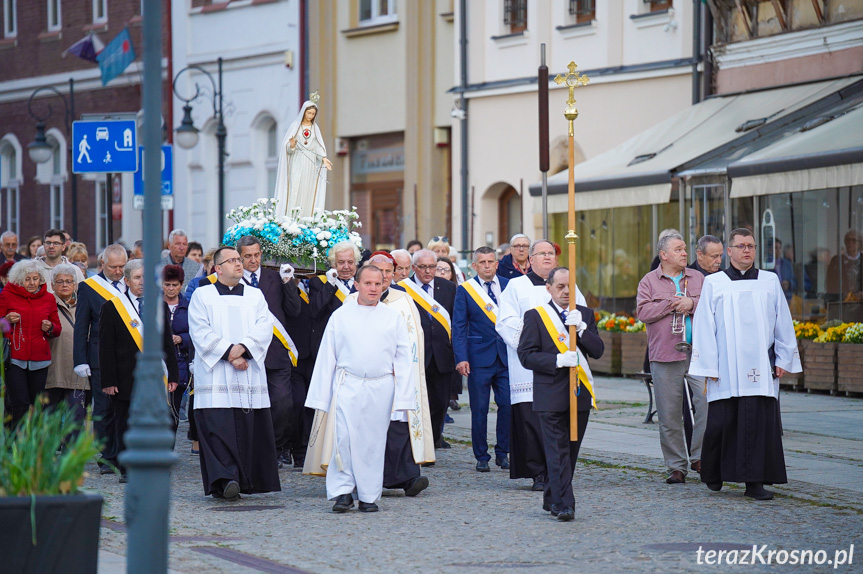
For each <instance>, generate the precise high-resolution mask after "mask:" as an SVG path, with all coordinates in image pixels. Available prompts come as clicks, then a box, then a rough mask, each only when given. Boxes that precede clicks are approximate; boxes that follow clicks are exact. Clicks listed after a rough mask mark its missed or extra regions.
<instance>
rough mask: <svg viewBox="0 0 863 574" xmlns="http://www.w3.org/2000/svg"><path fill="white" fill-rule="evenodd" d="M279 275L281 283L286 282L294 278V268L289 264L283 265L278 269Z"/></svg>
mask: <svg viewBox="0 0 863 574" xmlns="http://www.w3.org/2000/svg"><path fill="white" fill-rule="evenodd" d="M279 275H280V276H281V277H282V281H287V280H288V279H293V278H294V268H293V267H291V264H290V263H285V264H284V265H282V266H281V267H279Z"/></svg>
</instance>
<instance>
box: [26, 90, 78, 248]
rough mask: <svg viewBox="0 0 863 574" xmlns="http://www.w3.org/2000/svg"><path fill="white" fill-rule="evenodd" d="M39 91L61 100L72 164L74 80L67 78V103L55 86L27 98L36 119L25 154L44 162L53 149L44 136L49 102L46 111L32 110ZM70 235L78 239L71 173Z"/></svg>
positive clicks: (74, 183)
mask: <svg viewBox="0 0 863 574" xmlns="http://www.w3.org/2000/svg"><path fill="white" fill-rule="evenodd" d="M40 92H52V93H53V94H54V95H56V96H57V97H59V98H60V99H61V100H62V101H63V124H64V126H65V127H66V138H67V139H68V140H69V148H68V152H69V166H71V165H72V162H73V159H74V158H73V156H72V154H73V153H74V152H73V151H72V121H74V119H75V80H73V79H72V78H69V102H68V104H67V102H66V97H65V96H63V94H62V93H60V91H59V90H57V88H54V87H51V86H47V87H44V88H38V89H37V90H35V91H34V92H33V93H32V94H30V99H29V100H27V111H28V112H29V113H30V116H31V117H32V118H33V119H34V120H36V139H35V140H33V141H32V142H31V143H30V144H29V145H28V146H27V154H28V155H29V156H30V159H31V160H32V161H33V162H34V163H45V162H46V161H48V160H50V159H51V155H52V153H53V150H52V149H51V145H50V144H49V143H48V140H47V138H46V137H45V120H47V119H49V118H50V117H51V115H52V113H53V112H52V110H51V104H48V113H47V114H46V115H44V116H41V115H39V114H37V113H35V112H34V111H33V98H35V97H36V96H37V95H38V94H39V93H40ZM70 178H71V180H72V237H73V238H75V239H78V178H77V177H75V174H74V173H72V174H71V176H70Z"/></svg>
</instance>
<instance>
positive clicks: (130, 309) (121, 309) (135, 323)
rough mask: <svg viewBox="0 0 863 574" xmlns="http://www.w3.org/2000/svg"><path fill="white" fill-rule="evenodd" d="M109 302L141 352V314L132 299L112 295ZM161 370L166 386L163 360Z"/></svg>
mask: <svg viewBox="0 0 863 574" xmlns="http://www.w3.org/2000/svg"><path fill="white" fill-rule="evenodd" d="M111 303H113V305H114V308H115V309H117V313H118V314H119V315H120V319H121V320H122V321H123V325H125V326H126V330H127V331H128V332H129V335H131V336H132V339H133V340H134V341H135V345H137V346H138V351H140V352H141V353H143V352H144V321H143V320H142V319H141V316H140V315H138V310H137V309H135V306H134V305H132V300H131V299H129V297H128V296H127V295H121V296H119V297H114V298H113V299H111ZM166 328H167V326H166ZM162 370H163V371H164V373H165V374H164V375H162V378H163V382H164V383H165V386H166V387H167V386H168V375H167V372H168V368H167V366H165V362H164V361H162Z"/></svg>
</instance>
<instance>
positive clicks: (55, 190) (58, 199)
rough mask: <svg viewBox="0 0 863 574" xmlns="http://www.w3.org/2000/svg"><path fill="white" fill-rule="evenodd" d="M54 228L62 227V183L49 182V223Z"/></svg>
mask: <svg viewBox="0 0 863 574" xmlns="http://www.w3.org/2000/svg"><path fill="white" fill-rule="evenodd" d="M50 227H52V228H54V229H63V184H62V183H53V184H51V223H50Z"/></svg>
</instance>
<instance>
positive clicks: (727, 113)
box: [530, 78, 859, 213]
mask: <svg viewBox="0 0 863 574" xmlns="http://www.w3.org/2000/svg"><path fill="white" fill-rule="evenodd" d="M857 79H859V78H842V79H838V80H830V81H824V82H816V83H811V84H804V85H797V86H789V87H784V88H777V89H773V90H762V91H758V92H751V93H743V94H736V95H729V96H717V97H713V98H709V99H707V100H705V101H703V102H701V103H699V104H696V105H694V106H692V107H690V108H688V109H686V110H683V111H681V112H680V113H678V114H677V115H675V116H672V117H671V118H668V119H667V120H665V121H663V122H661V123H659V124H657V125H656V126H654V127H652V128H650V129H648V130H646V131H644V132H642V133H640V134H638V135H637V136H635V137H633V138H631V139H629V140H627V141H626V142H624V143H622V144H620V145H619V146H617V147H615V148H613V149H611V150H609V151H607V152H605V153H602V154H600V155H598V156H596V157H594V158H591V159H589V160H587V161H585V162H583V163H581V164H579V165H577V166H575V187H576V191H577V192H578V196H577V200H576V207H577V208H578V209H579V210H582V209H600V208H606V207H622V206H628V205H647V204H653V203H665V202H667V201H669V198H670V195H671V178H672V176H673V175H674V173H675V170H676V169H677V168H678V167H680V166H682V165H683V164H686V163H688V162H691V161H692V160H694V159H696V158H699V157H701V156H704V155H706V154H709V153H710V152H712V151H714V150H717V149H718V148H722V147H723V146H726V145H727V144H729V143H730V142H735V141H736V140H741V139H744V138H747V139H751V138H753V137H756V134H755V132H756V131H757V129H760V128H762V126H766V125H770V124H773V123H775V122H778V121H780V120H781V119H782V118H785V117H786V116H789V114H793V113H794V112H797V111H799V110H801V109H802V108H805V107H806V106H808V105H810V104H812V103H814V102H817V101H818V100H821V99H822V98H825V97H826V96H828V95H830V94H832V93H834V92H836V91H837V90H839V89H841V88H843V87H844V86H847V85H848V84H850V83H853V82H854V81H856V80H857ZM576 125H577V122H576ZM750 132H751V133H750ZM567 186H568V174H567V172H566V171H563V172H560V173H558V174H555V175H553V176H551V177H549V178H548V192H549V212H552V213H554V212H559V211H565V210H566V202H565V201H564V202H563V203H561V204H560V205H558V203H559V200H557V199H556V198H555V197H554V196H555V195H557V194H566V193H567ZM541 193H542V187H541V185H540V184H533V185H531V186H530V194H531V195H533V196H538V195H540V194H541ZM582 198H583V199H582Z"/></svg>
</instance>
